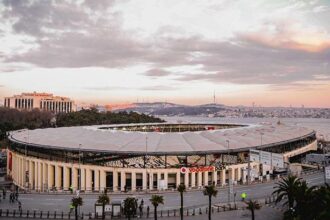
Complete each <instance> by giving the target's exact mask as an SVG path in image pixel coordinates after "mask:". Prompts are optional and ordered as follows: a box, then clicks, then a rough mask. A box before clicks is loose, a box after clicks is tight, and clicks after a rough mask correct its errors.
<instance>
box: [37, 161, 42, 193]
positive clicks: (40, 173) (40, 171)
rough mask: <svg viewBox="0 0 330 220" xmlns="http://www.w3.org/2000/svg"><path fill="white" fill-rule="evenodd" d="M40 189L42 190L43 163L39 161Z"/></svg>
mask: <svg viewBox="0 0 330 220" xmlns="http://www.w3.org/2000/svg"><path fill="white" fill-rule="evenodd" d="M38 190H39V191H41V190H42V163H41V162H38Z"/></svg>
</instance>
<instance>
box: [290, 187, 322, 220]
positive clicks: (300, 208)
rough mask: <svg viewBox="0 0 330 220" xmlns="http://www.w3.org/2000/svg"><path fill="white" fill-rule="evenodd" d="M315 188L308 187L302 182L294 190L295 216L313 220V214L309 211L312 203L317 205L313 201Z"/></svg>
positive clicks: (311, 210)
mask: <svg viewBox="0 0 330 220" xmlns="http://www.w3.org/2000/svg"><path fill="white" fill-rule="evenodd" d="M315 189H316V186H311V187H308V185H307V183H306V181H302V182H301V183H300V184H299V186H298V187H297V189H296V192H295V196H294V197H295V201H296V206H295V210H296V214H297V215H298V216H300V217H301V218H302V219H306V220H307V219H314V217H315V213H314V210H313V209H311V207H312V206H313V203H315V202H316V203H319V201H314V197H315Z"/></svg>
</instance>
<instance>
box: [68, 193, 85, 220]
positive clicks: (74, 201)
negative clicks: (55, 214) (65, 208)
mask: <svg viewBox="0 0 330 220" xmlns="http://www.w3.org/2000/svg"><path fill="white" fill-rule="evenodd" d="M71 204H72V205H73V207H74V214H75V219H76V220H78V206H82V205H83V200H82V198H81V197H73V198H72V199H71Z"/></svg>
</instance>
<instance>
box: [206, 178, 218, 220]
mask: <svg viewBox="0 0 330 220" xmlns="http://www.w3.org/2000/svg"><path fill="white" fill-rule="evenodd" d="M203 194H204V196H208V197H209V220H211V205H212V196H213V197H216V196H217V194H218V190H216V188H215V186H214V185H210V186H205V189H204V190H203Z"/></svg>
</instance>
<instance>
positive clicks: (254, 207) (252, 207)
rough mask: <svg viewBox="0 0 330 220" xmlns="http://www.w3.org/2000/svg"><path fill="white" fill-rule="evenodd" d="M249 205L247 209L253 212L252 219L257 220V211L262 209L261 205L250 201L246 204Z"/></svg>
mask: <svg viewBox="0 0 330 220" xmlns="http://www.w3.org/2000/svg"><path fill="white" fill-rule="evenodd" d="M245 203H246V205H247V207H246V208H247V209H248V210H250V211H251V217H252V220H254V219H255V210H259V209H260V208H261V205H260V204H259V203H258V201H253V200H249V201H248V202H245Z"/></svg>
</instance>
